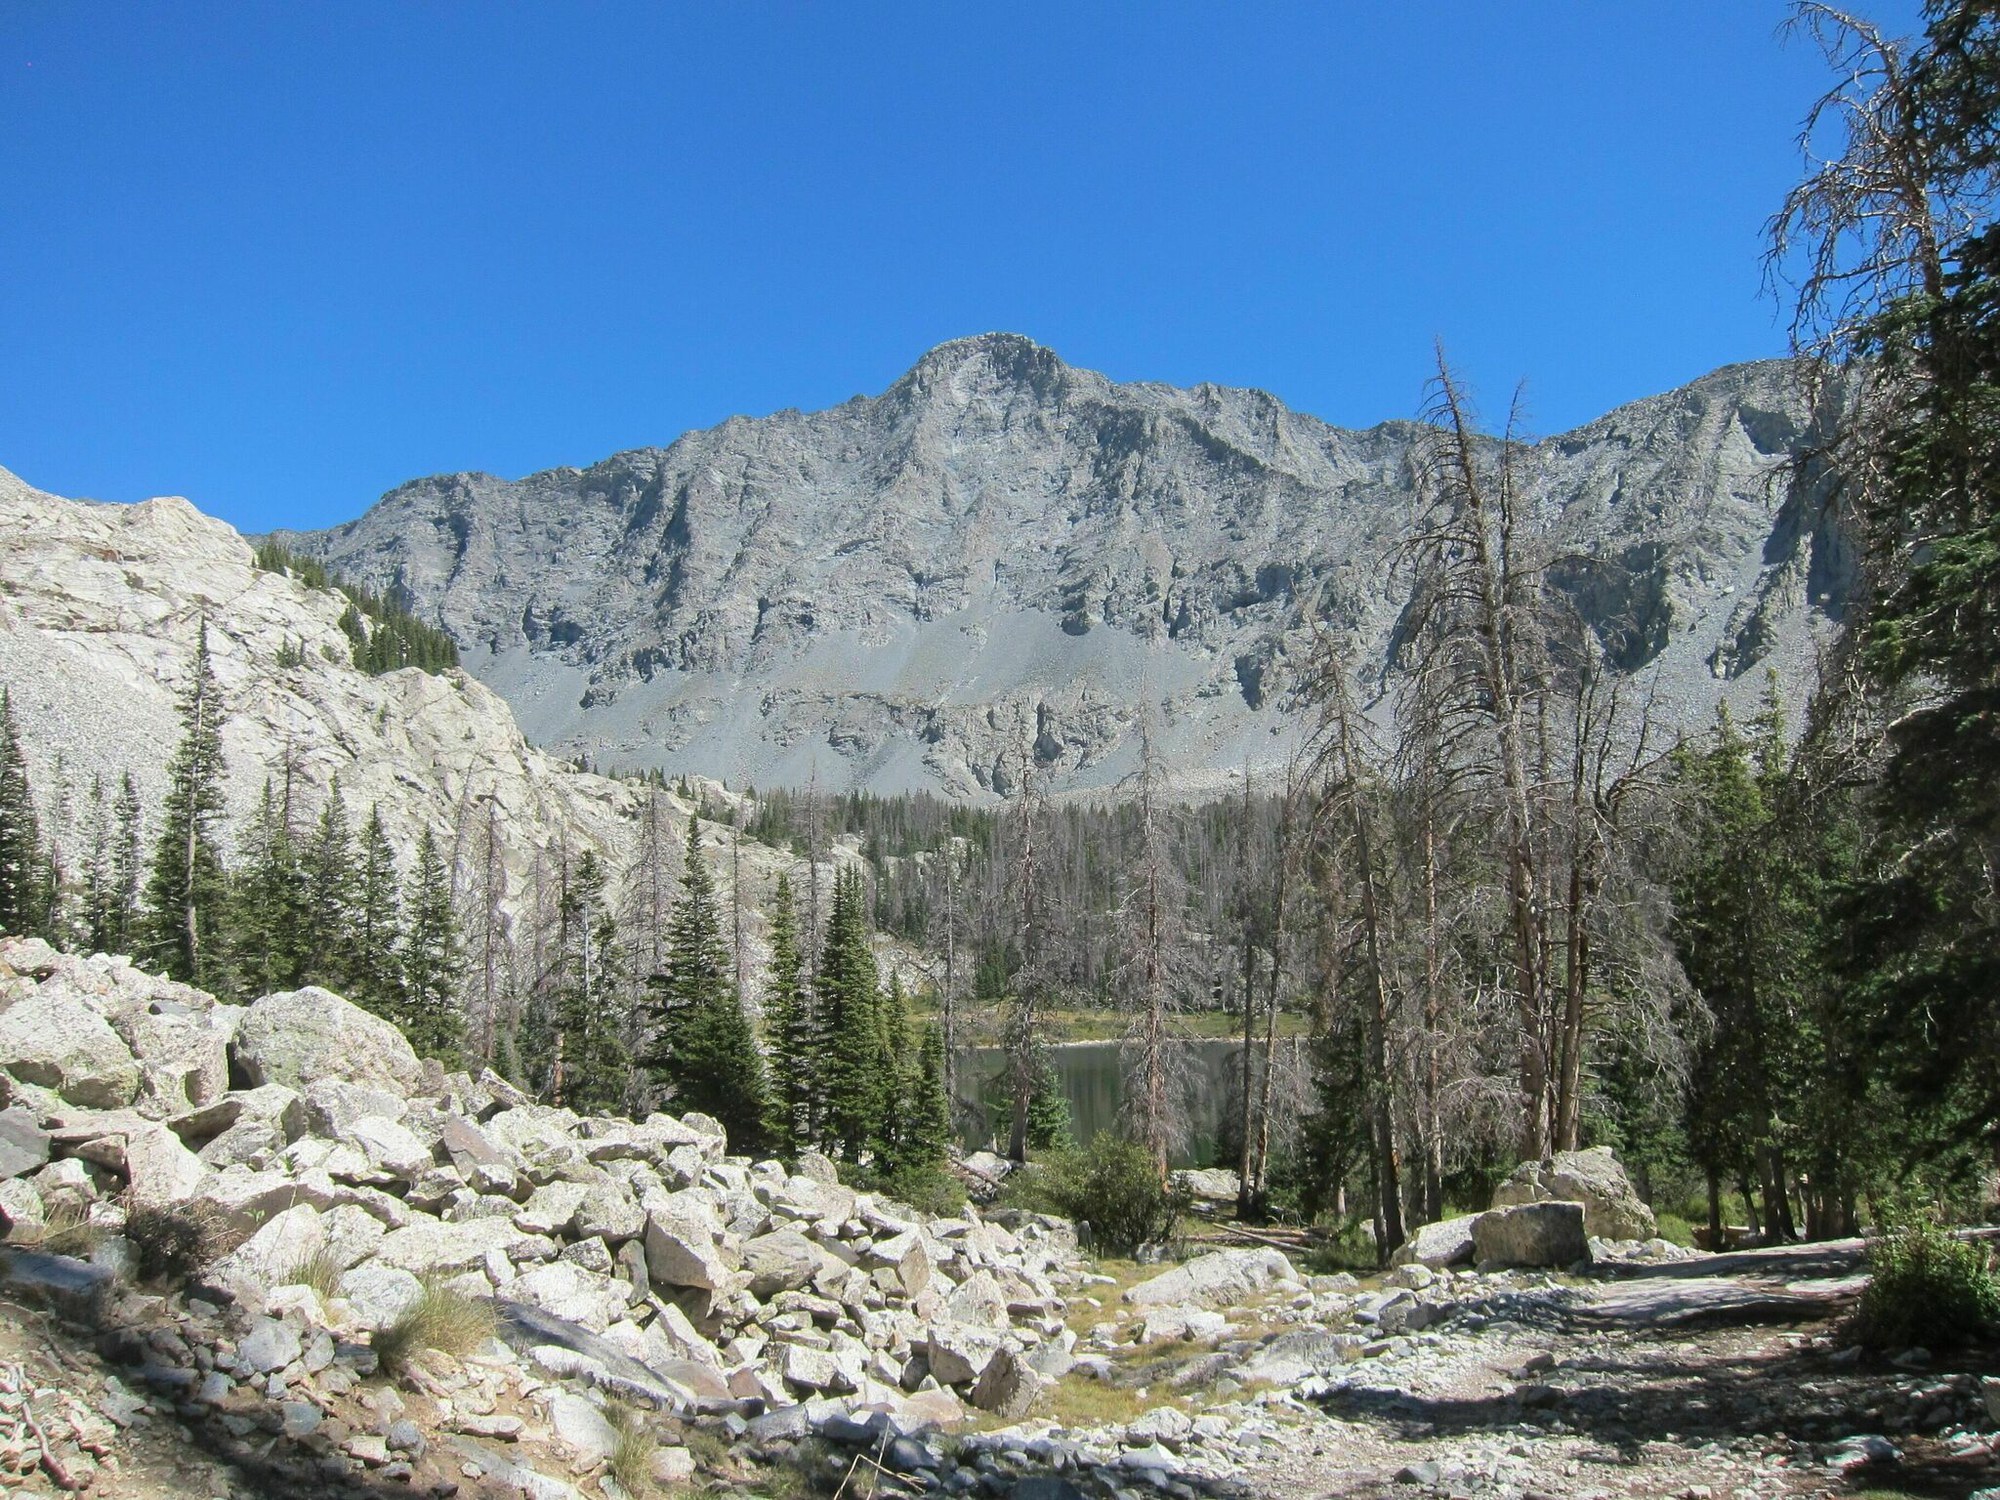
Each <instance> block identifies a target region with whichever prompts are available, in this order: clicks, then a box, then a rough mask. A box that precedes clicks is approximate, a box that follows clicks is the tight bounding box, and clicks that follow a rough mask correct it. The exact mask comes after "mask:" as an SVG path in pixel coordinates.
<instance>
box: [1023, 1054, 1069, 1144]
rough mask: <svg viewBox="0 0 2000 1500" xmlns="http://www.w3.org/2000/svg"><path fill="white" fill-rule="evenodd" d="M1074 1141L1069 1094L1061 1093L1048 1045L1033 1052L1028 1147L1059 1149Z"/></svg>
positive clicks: (1059, 1079)
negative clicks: (1032, 1082)
mask: <svg viewBox="0 0 2000 1500" xmlns="http://www.w3.org/2000/svg"><path fill="white" fill-rule="evenodd" d="M1075 1144H1076V1126H1075V1121H1074V1120H1073V1119H1072V1118H1071V1116H1070V1108H1069V1095H1068V1094H1066V1093H1064V1092H1063V1086H1062V1078H1061V1076H1060V1075H1059V1074H1058V1073H1057V1072H1056V1066H1055V1063H1054V1062H1053V1061H1052V1060H1051V1059H1050V1057H1049V1053H1048V1048H1046V1047H1043V1048H1040V1049H1039V1050H1038V1051H1037V1053H1036V1055H1035V1085H1034V1089H1033V1091H1032V1092H1031V1093H1030V1094H1029V1095H1028V1149H1029V1150H1030V1151H1060V1150H1063V1149H1064V1148H1065V1147H1068V1146H1073V1145H1075Z"/></svg>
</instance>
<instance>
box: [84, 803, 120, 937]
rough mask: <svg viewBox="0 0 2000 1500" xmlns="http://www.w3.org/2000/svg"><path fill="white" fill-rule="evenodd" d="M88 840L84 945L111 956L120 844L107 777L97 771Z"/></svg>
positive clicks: (87, 824)
mask: <svg viewBox="0 0 2000 1500" xmlns="http://www.w3.org/2000/svg"><path fill="white" fill-rule="evenodd" d="M84 838H85V841H86V843H87V844H88V846H89V849H90V853H89V855H88V857H87V858H86V859H85V860H84V865H83V941H84V946H85V947H87V948H89V949H90V950H91V951H92V952H95V953H109V952H111V951H113V949H112V945H111V927H112V923H113V920H114V911H113V907H114V903H113V897H112V890H113V876H112V862H113V859H114V856H115V854H116V841H115V839H114V836H113V832H112V825H111V805H110V803H109V802H108V801H107V800H106V798H105V795H104V778H103V777H102V776H100V775H98V774H96V773H95V772H93V773H92V774H91V777H90V810H89V812H88V813H87V814H86V815H85V820H84Z"/></svg>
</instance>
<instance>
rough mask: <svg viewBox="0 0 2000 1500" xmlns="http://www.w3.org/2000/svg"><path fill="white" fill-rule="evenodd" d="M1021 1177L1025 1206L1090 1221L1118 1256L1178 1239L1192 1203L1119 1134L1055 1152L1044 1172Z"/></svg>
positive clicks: (1097, 1235)
mask: <svg viewBox="0 0 2000 1500" xmlns="http://www.w3.org/2000/svg"><path fill="white" fill-rule="evenodd" d="M1016 1175H1017V1176H1021V1177H1022V1181H1021V1183H1020V1185H1019V1186H1018V1188H1016V1189H1015V1191H1016V1193H1017V1194H1018V1195H1019V1196H1018V1197H1017V1199H1016V1201H1017V1202H1018V1203H1019V1204H1020V1206H1022V1207H1026V1208H1038V1209H1040V1210H1042V1211H1043V1212H1047V1213H1055V1214H1060V1215H1062V1217H1064V1218H1066V1219H1074V1220H1076V1221H1077V1222H1078V1223H1088V1224H1089V1225H1090V1230H1091V1235H1092V1237H1093V1238H1094V1240H1095V1242H1096V1244H1097V1247H1098V1248H1099V1249H1100V1250H1105V1251H1109V1252H1111V1253H1113V1254H1126V1253H1129V1252H1131V1251H1132V1250H1135V1249H1137V1248H1138V1247H1139V1246H1140V1245H1146V1244H1154V1243H1157V1242H1159V1241H1162V1240H1168V1239H1171V1238H1173V1234H1174V1229H1175V1227H1176V1226H1177V1225H1178V1224H1179V1223H1180V1220H1181V1216H1182V1215H1183V1214H1185V1213H1186V1212H1187V1211H1188V1204H1189V1202H1190V1198H1189V1194H1188V1191H1187V1189H1186V1187H1185V1186H1184V1185H1182V1183H1181V1182H1180V1181H1179V1179H1178V1178H1169V1179H1168V1180H1167V1181H1166V1182H1162V1181H1160V1174H1159V1172H1158V1170H1157V1169H1156V1168H1155V1167H1154V1165H1153V1158H1152V1155H1151V1153H1150V1152H1148V1151H1147V1150H1146V1148H1145V1147H1143V1146H1140V1145H1137V1144H1135V1143H1133V1142H1131V1141H1127V1140H1121V1139H1119V1138H1118V1137H1117V1136H1114V1135H1100V1136H1098V1137H1097V1138H1096V1139H1094V1140H1093V1141H1091V1143H1090V1144H1089V1145H1088V1146H1085V1147H1083V1148H1081V1149H1077V1148H1070V1149H1067V1150H1062V1151H1057V1152H1054V1153H1052V1154H1051V1155H1050V1156H1049V1158H1048V1159H1047V1160H1046V1161H1044V1162H1042V1163H1041V1164H1040V1167H1039V1170H1037V1171H1035V1172H1033V1173H1032V1174H1016ZM1009 1183H1010V1186H1011V1185H1012V1179H1011V1178H1010V1179H1009Z"/></svg>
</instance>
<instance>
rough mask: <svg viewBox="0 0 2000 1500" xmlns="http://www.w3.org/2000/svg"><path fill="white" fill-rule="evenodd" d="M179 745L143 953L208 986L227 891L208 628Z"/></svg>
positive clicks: (199, 645)
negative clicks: (219, 837) (220, 845)
mask: <svg viewBox="0 0 2000 1500" xmlns="http://www.w3.org/2000/svg"><path fill="white" fill-rule="evenodd" d="M180 718H181V739H180V744H179V745H178V746H176V747H175V749H174V755H173V759H172V760H171V761H170V762H169V763H168V766H167V798H166V803H165V806H164V807H163V808H162V810H161V811H162V820H161V828H160V837H159V840H158V842H157V843H156V844H155V845H154V847H153V869H152V874H151V876H150V878H149V879H148V880H147V883H146V903H147V905H148V907H149V908H150V909H151V920H150V923H149V927H150V931H149V933H148V936H149V938H150V942H149V945H148V946H149V948H150V950H151V957H152V961H153V963H154V964H155V965H156V966H157V967H158V968H159V969H161V970H162V971H163V972H164V973H165V974H166V975H167V976H168V977H169V978H172V979H180V980H185V981H186V982H188V983H190V984H197V985H204V986H208V985H211V984H212V983H213V980H214V978H215V977H217V976H219V974H220V972H221V969H222V963H221V959H222V957H223V954H222V944H221V941H220V938H221V934H222V931H223V916H224V908H225V906H226V903H227V900H228V887H227V883H226V881H225V879H224V876H223V869H222V857H221V855H220V853H219V852H218V848H217V843H216V822H217V820H218V819H220V818H221V816H222V810H223V795H222V777H223V771H224V766H223V760H222V698H221V694H220V692H219V691H218V690H217V688H216V683H215V673H214V670H213V669H212V667H211V666H210V664H209V659H208V621H207V620H206V619H204V620H203V621H202V622H201V630H200V633H199V634H198V635H197V636H196V638H195V653H194V670H193V672H192V674H191V675H190V677H189V680H188V684H187V686H186V687H185V688H183V689H182V691H181V695H180Z"/></svg>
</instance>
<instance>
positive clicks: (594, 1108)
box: [550, 849, 631, 1114]
mask: <svg viewBox="0 0 2000 1500" xmlns="http://www.w3.org/2000/svg"><path fill="white" fill-rule="evenodd" d="M604 888H605V876H604V866H603V864H602V862H600V861H599V859H598V857H597V851H596V850H594V849H586V850H584V851H583V858H582V859H580V860H578V861H577V866H576V869H575V871H574V872H570V873H568V874H567V876H566V878H565V880H564V882H563V893H562V902H561V906H560V908H559V912H558V920H559V923H560V933H559V936H558V939H557V942H558V945H559V948H560V953H561V957H560V959H559V962H560V964H561V970H562V971H561V974H560V975H559V977H558V979H557V989H556V1025H557V1027H558V1029H559V1031H560V1033H561V1038H562V1041H561V1048H560V1057H561V1067H560V1069H559V1070H558V1071H557V1073H556V1076H555V1077H554V1078H553V1079H552V1080H551V1089H550V1098H551V1102H553V1103H558V1104H563V1105H566V1106H568V1107H569V1108H571V1109H574V1110H577V1111H579V1112H581V1113H584V1114H602V1113H608V1112H610V1111H613V1110H616V1109H618V1108H619V1107H621V1106H622V1105H623V1104H624V1103H625V1099H626V1073H627V1071H628V1070H629V1068H630V1066H631V1059H630V1057H629V1056H628V1055H627V1053H626V1051H625V1044H624V1041H623V1039H622V1038H621V1037H620V1035H619V1032H620V1029H621V1028H620V1021H621V1019H622V1016H623V1004H622V995H623V993H624V989H625V971H624V962H623V950H622V949H621V948H620V946H619V942H618V924H617V921H616V920H615V919H614V918H613V916H612V913H611V905H610V903H609V902H608V901H607V900H606V899H605V891H604Z"/></svg>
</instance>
